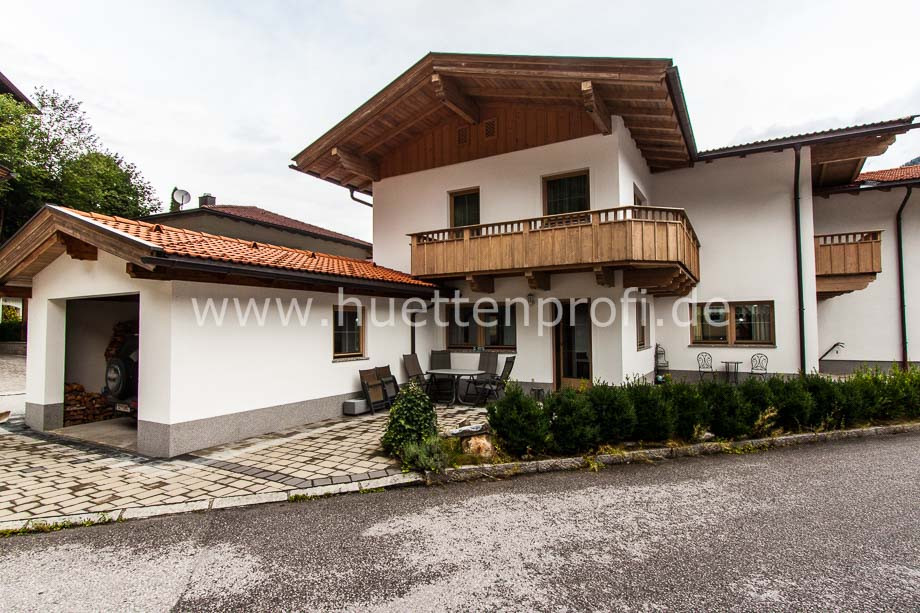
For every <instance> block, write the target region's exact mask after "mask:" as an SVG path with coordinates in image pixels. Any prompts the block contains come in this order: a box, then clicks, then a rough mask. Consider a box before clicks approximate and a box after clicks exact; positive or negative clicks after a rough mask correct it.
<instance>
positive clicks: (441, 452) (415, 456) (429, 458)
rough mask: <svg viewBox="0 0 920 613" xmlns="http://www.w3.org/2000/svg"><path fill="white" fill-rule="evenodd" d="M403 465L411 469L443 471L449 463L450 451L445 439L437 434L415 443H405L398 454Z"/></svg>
mask: <svg viewBox="0 0 920 613" xmlns="http://www.w3.org/2000/svg"><path fill="white" fill-rule="evenodd" d="M400 459H401V460H402V463H403V466H404V467H406V468H409V469H412V470H430V471H434V472H444V469H445V468H447V467H448V466H449V465H450V453H449V450H448V449H447V446H446V441H444V440H443V439H441V437H440V436H438V435H437V434H433V435H430V436H427V437H425V438H424V439H423V440H421V441H419V442H417V443H415V442H412V443H407V444H406V445H405V447H403V448H402V453H401V455H400Z"/></svg>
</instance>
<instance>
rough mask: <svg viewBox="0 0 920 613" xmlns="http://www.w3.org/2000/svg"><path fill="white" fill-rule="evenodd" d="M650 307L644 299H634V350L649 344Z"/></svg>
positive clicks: (646, 347)
mask: <svg viewBox="0 0 920 613" xmlns="http://www.w3.org/2000/svg"><path fill="white" fill-rule="evenodd" d="M650 318H651V309H650V308H649V303H648V301H646V300H637V301H636V351H641V350H643V349H648V348H649V345H650V344H651V340H650V338H649V319H650Z"/></svg>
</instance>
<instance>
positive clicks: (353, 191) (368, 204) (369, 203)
mask: <svg viewBox="0 0 920 613" xmlns="http://www.w3.org/2000/svg"><path fill="white" fill-rule="evenodd" d="M348 195H349V196H351V199H352V200H354V201H355V202H358V203H360V204H363V205H364V206H369V207H371V208H373V207H374V205H373V203H371V202H368V201H367V200H361V199H360V198H358V197H356V196H355V188H353V187H349V188H348Z"/></svg>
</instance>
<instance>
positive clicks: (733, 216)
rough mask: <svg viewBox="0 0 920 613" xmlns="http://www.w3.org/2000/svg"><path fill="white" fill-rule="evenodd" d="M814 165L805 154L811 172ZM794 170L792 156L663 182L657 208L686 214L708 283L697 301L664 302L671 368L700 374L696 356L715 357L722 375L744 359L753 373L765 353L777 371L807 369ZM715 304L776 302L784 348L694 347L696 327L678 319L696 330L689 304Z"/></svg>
mask: <svg viewBox="0 0 920 613" xmlns="http://www.w3.org/2000/svg"><path fill="white" fill-rule="evenodd" d="M808 166H809V161H808V155H807V152H803V156H802V167H803V170H804V169H807V168H808ZM793 169H794V162H793V152H792V151H786V152H782V153H765V154H758V155H752V156H748V157H747V158H727V159H723V160H717V161H714V162H712V163H709V164H697V165H696V166H694V167H693V168H688V169H683V170H675V171H671V172H666V173H660V174H657V175H655V179H654V180H655V183H654V187H653V194H654V199H655V200H654V203H655V204H656V205H659V206H671V207H679V208H684V209H686V211H687V215H688V216H689V218H690V221H691V223H692V224H693V227H694V229H695V230H696V233H697V235H698V236H699V239H700V243H701V248H700V283H699V285H698V286H697V287H696V289H695V291H694V292H693V294H691V297H689V298H684V299H673V298H672V299H658V300H656V311H657V317H658V318H660V319H662V320H663V321H664V325H663V326H661V327H660V328H658V330H657V338H658V342H659V343H661V344H662V345H663V346H664V348H665V350H666V351H667V357H668V360H669V362H670V367H671V369H673V370H696V369H697V364H696V355H697V354H698V353H699V352H700V351H708V352H709V353H711V354H712V356H713V361H714V362H715V366H716V367H717V368H718V367H721V364H719V362H720V361H722V360H740V361H742V362H744V364H743V365H742V369H747V368H750V357H751V355H752V354H753V353H756V352H762V353H765V354H767V356H768V357H769V360H770V364H769V368H770V370H771V372H787V373H788V372H797V371H798V370H799V354H798V334H799V333H798V306H797V293H798V291H797V286H796V252H795V225H794V223H795V222H794V217H793V188H792V183H793ZM807 181H809V177H808V173H807V171H806V172H804V173H803V176H802V184H803V185H805V186H806V187H807V185H808V183H807ZM809 190H810V188H809V189H803V194H802V195H803V198H802V216H803V221H804V222H805V223H803V225H802V235H803V237H804V238H803V241H802V243H803V261H804V266H803V268H804V270H805V282H806V284H805V307H806V333H807V334H808V340H809V342H808V343H807V344H806V349H807V356H808V364H809V370H810V369H811V368H815V367H817V356H818V351H817V341H816V329H817V307H816V301H815V292H814V250H813V249H810V248H809V246H810V245H811V244H812V239H811V236H812V235H811V224H810V223H809V222H808V219H810V217H811V206H810V200H809V198H807V197H806V196H807V194H809V193H810V191H809ZM715 298H719V299H724V300H728V301H735V300H772V301H774V308H775V320H776V347H775V348H753V347H705V348H704V347H700V346H695V345H694V346H690V330H689V327H688V326H684V325H677V324H675V323H674V319H675V317H676V318H677V319H678V320H679V321H682V322H683V323H685V324H689V321H688V320H689V308H688V306H687V304H688V303H689V302H691V301H694V300H695V301H699V302H705V301H707V300H710V299H715ZM675 304H676V307H675ZM672 314H673V315H672Z"/></svg>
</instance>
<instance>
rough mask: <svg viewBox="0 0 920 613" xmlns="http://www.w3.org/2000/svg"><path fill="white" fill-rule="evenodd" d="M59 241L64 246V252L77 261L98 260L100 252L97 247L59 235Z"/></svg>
mask: <svg viewBox="0 0 920 613" xmlns="http://www.w3.org/2000/svg"><path fill="white" fill-rule="evenodd" d="M57 236H58V239H59V240H60V241H61V244H62V245H64V251H65V252H66V253H67V255H69V256H70V257H72V258H73V259H75V260H98V259H99V250H98V249H96V246H95V245H90V244H89V243H87V242H84V241H81V240H80V239H79V238H74V237H73V236H68V235H67V234H61V233H58V235H57Z"/></svg>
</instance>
